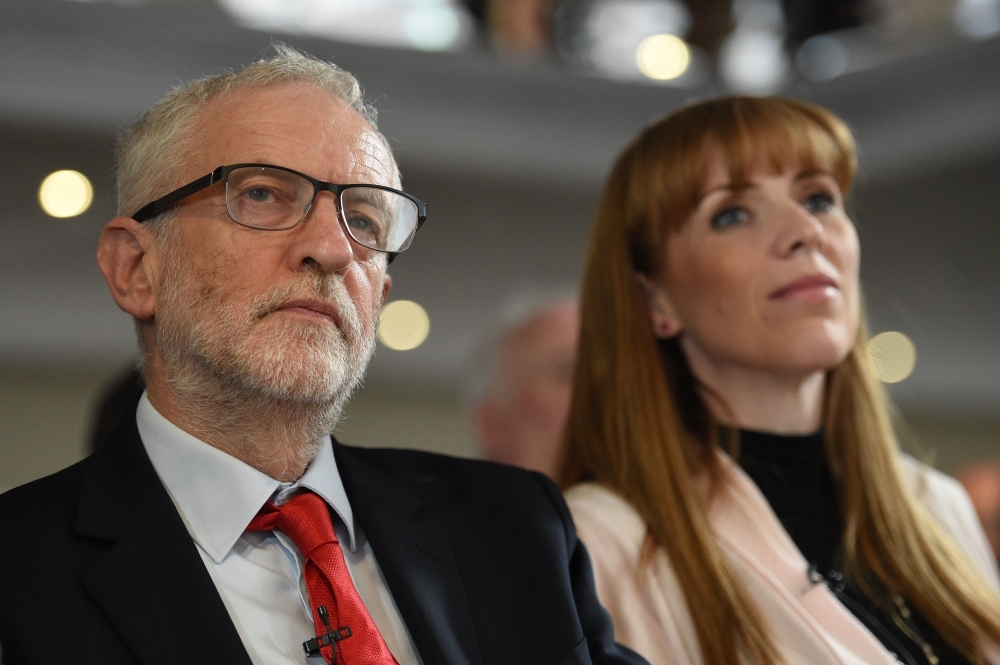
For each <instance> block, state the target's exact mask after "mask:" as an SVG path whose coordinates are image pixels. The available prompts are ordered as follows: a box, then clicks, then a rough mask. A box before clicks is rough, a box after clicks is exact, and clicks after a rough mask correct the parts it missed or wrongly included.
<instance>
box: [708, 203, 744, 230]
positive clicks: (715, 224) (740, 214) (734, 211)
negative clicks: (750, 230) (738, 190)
mask: <svg viewBox="0 0 1000 665" xmlns="http://www.w3.org/2000/svg"><path fill="white" fill-rule="evenodd" d="M749 219H750V215H748V214H747V211H746V210H744V209H743V208H737V207H732V208H726V209H725V210H723V211H722V212H720V213H718V214H717V215H716V216H715V217H713V218H712V228H713V229H727V228H729V227H730V226H736V225H738V224H744V223H746V222H747V221H748V220H749Z"/></svg>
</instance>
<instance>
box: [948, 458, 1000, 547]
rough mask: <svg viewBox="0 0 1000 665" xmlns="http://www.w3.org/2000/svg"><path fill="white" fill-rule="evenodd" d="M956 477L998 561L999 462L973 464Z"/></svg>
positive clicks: (999, 517)
mask: <svg viewBox="0 0 1000 665" xmlns="http://www.w3.org/2000/svg"><path fill="white" fill-rule="evenodd" d="M956 477H957V478H958V480H959V482H961V483H962V485H964V486H965V491H966V492H968V493H969V498H971V499H972V505H973V506H975V508H976V513H978V514H979V520H980V521H981V522H982V523H983V530H985V531H986V537H987V538H988V539H989V541H990V547H992V548H993V554H995V555H996V557H997V559H998V560H1000V461H997V460H991V461H988V462H980V463H978V464H973V465H972V466H969V467H966V468H965V469H963V470H962V471H961V472H959V473H958V474H956Z"/></svg>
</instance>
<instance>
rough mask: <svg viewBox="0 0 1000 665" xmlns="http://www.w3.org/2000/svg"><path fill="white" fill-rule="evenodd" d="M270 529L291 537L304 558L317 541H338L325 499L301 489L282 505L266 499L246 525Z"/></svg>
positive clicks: (309, 553) (316, 545) (251, 529)
mask: <svg viewBox="0 0 1000 665" xmlns="http://www.w3.org/2000/svg"><path fill="white" fill-rule="evenodd" d="M273 529H278V530H280V531H281V532H282V533H284V534H285V535H286V536H288V537H289V538H291V539H292V542H293V543H295V546H296V547H298V548H299V552H301V553H302V556H303V557H304V558H307V559H308V558H309V557H310V555H311V554H312V552H313V550H315V549H316V548H317V547H319V546H320V545H325V544H327V543H336V542H337V534H336V533H335V532H334V530H333V522H332V521H331V520H330V510H329V508H327V505H326V502H325V501H324V500H323V499H321V498H320V497H319V496H317V495H316V494H314V493H312V492H303V493H302V494H299V495H297V496H295V497H294V498H292V500H290V501H288V502H287V503H285V504H284V505H282V506H276V505H274V504H273V503H271V502H270V501H268V502H267V503H266V504H264V506H263V507H262V508H261V509H260V512H259V513H257V516H256V517H254V518H253V519H252V520H251V521H250V524H249V525H248V526H247V531H271V530H273Z"/></svg>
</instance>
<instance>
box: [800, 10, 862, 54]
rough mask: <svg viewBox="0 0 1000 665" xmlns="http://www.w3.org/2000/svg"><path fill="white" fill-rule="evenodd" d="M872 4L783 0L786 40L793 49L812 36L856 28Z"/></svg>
mask: <svg viewBox="0 0 1000 665" xmlns="http://www.w3.org/2000/svg"><path fill="white" fill-rule="evenodd" d="M869 4H870V2H866V0H781V9H782V11H784V13H785V26H786V28H785V33H786V35H785V41H786V43H787V44H788V46H789V47H790V48H791V49H793V50H794V49H796V48H798V47H799V46H800V45H801V44H802V43H803V42H805V41H806V40H807V39H809V38H810V37H815V36H816V35H822V34H824V33H827V32H834V31H836V30H844V29H846V28H856V27H858V26H860V25H862V23H863V22H864V21H863V18H864V17H865V10H866V9H868V7H867V6H868V5H869ZM868 13H869V14H871V13H872V12H871V11H870V9H869V11H868Z"/></svg>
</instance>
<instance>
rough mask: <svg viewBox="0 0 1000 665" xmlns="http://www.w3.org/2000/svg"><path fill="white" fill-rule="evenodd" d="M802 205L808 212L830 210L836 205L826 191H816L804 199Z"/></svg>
mask: <svg viewBox="0 0 1000 665" xmlns="http://www.w3.org/2000/svg"><path fill="white" fill-rule="evenodd" d="M802 205H804V206H805V208H806V210H808V211H809V212H830V211H831V210H833V209H834V208H836V207H837V204H836V203H835V202H834V200H833V197H832V196H831V195H830V194H827V193H826V192H818V193H816V194H813V195H812V196H810V197H809V198H808V199H806V200H805V203H803V204H802Z"/></svg>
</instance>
